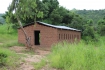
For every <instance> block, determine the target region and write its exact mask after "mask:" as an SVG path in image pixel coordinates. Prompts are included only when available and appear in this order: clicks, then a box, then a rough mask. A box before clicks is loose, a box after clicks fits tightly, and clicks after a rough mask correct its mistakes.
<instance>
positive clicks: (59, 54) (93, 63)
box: [49, 38, 105, 70]
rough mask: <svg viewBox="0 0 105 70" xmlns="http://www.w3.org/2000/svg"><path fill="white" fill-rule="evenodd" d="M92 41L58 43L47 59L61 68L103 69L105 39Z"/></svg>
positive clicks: (76, 69) (66, 69) (72, 69)
mask: <svg viewBox="0 0 105 70" xmlns="http://www.w3.org/2000/svg"><path fill="white" fill-rule="evenodd" d="M103 39H104V38H102V39H101V40H100V41H99V43H98V45H97V46H96V45H94V44H93V43H91V42H90V43H88V44H85V43H84V42H83V41H81V42H80V43H78V44H77V43H74V44H68V43H66V42H63V43H59V44H57V45H56V46H54V47H53V48H52V53H51V54H50V56H49V61H50V64H51V66H52V67H54V68H58V69H62V70H105V43H104V42H105V41H104V40H105V39H104V40H103Z"/></svg>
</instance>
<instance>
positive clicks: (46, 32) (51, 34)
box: [18, 23, 81, 47]
mask: <svg viewBox="0 0 105 70" xmlns="http://www.w3.org/2000/svg"><path fill="white" fill-rule="evenodd" d="M24 29H25V31H26V33H27V35H28V36H30V37H31V44H32V45H33V46H36V45H34V31H35V30H38V31H40V46H41V47H51V45H53V44H55V43H57V42H59V41H64V40H68V41H69V42H74V39H75V37H77V39H78V41H79V40H80V39H81V32H76V31H70V30H62V29H56V28H52V27H48V26H45V25H41V24H37V23H36V24H35V25H30V26H26V27H24ZM18 42H19V43H23V44H26V40H25V36H24V34H23V32H22V30H21V29H18Z"/></svg>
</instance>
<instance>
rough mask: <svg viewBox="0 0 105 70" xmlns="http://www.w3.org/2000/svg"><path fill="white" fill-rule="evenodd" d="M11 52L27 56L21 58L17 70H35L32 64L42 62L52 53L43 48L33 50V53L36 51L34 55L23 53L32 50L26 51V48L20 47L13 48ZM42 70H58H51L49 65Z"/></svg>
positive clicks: (52, 69)
mask: <svg viewBox="0 0 105 70" xmlns="http://www.w3.org/2000/svg"><path fill="white" fill-rule="evenodd" d="M10 50H12V51H15V52H16V53H17V54H20V55H25V57H21V62H20V65H19V67H18V68H17V70H35V68H34V67H33V65H32V63H38V62H40V61H41V60H42V59H44V58H46V55H48V54H49V53H50V51H48V50H45V49H42V48H35V49H33V50H32V51H34V54H28V53H23V51H26V52H27V51H30V50H29V49H26V47H20V46H14V47H11V48H10ZM40 70H57V69H54V68H51V67H50V66H49V64H48V63H47V64H46V65H45V66H44V67H43V68H42V69H40Z"/></svg>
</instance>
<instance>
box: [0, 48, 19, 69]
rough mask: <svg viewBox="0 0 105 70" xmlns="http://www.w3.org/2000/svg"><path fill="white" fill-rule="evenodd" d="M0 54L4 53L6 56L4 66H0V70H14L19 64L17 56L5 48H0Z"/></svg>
mask: <svg viewBox="0 0 105 70" xmlns="http://www.w3.org/2000/svg"><path fill="white" fill-rule="evenodd" d="M0 53H4V54H6V55H7V58H6V59H5V63H4V65H3V66H1V65H0V66H1V67H0V70H8V69H10V70H15V69H16V68H17V66H18V65H19V62H20V61H19V60H20V57H19V55H17V54H16V53H15V52H13V51H11V50H9V49H6V48H0Z"/></svg>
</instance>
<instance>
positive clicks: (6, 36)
mask: <svg viewBox="0 0 105 70" xmlns="http://www.w3.org/2000/svg"><path fill="white" fill-rule="evenodd" d="M7 26H8V25H7V24H4V25H0V43H3V44H2V45H0V53H4V54H6V55H7V58H6V60H5V64H4V65H3V66H1V65H0V66H1V67H0V70H8V69H9V70H15V69H16V68H17V67H18V65H19V62H20V61H19V60H20V57H21V56H20V55H17V54H16V53H15V52H13V51H11V50H10V49H9V47H12V46H16V45H17V46H20V45H21V44H18V42H17V30H14V29H12V28H10V30H9V31H8V30H7Z"/></svg>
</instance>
